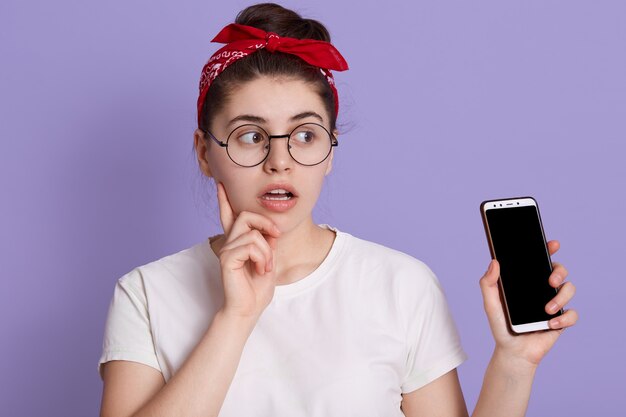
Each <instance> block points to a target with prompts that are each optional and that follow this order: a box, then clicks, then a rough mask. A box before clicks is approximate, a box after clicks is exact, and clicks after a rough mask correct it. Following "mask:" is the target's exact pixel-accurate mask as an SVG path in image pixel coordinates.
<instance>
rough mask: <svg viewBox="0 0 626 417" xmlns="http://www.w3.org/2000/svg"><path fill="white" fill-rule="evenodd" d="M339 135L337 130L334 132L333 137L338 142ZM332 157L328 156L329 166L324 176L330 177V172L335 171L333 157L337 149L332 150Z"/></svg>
mask: <svg viewBox="0 0 626 417" xmlns="http://www.w3.org/2000/svg"><path fill="white" fill-rule="evenodd" d="M338 135H339V132H338V131H337V129H335V130H333V136H334V137H335V140H337V137H338ZM330 149H331V151H330V155H329V156H328V165H326V172H324V175H328V174H330V171H332V169H333V156H334V155H335V147H332V148H330Z"/></svg>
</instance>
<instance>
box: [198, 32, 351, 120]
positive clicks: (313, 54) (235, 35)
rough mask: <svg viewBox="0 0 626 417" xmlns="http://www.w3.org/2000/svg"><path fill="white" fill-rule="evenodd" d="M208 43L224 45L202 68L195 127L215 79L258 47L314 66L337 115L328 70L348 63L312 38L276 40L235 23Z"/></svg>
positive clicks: (343, 68)
mask: <svg viewBox="0 0 626 417" xmlns="http://www.w3.org/2000/svg"><path fill="white" fill-rule="evenodd" d="M211 42H218V43H225V44H226V45H225V46H223V47H222V48H221V49H220V50H218V51H217V52H215V53H214V54H213V56H212V57H211V58H210V59H209V61H208V62H207V63H206V65H205V66H204V68H202V75H201V76H200V96H199V97H198V126H199V125H200V116H201V114H202V106H203V105H204V99H205V97H206V94H207V92H208V91H209V87H210V86H211V83H212V82H213V81H214V80H215V78H216V77H217V76H218V75H220V74H221V73H222V71H224V70H225V69H226V68H227V67H228V66H229V65H230V64H232V63H233V62H235V61H237V60H239V59H241V58H243V57H244V56H247V55H249V54H251V53H253V52H256V51H258V50H259V49H262V48H266V49H267V50H268V51H269V52H274V51H279V52H284V53H287V54H291V55H295V56H297V57H299V58H301V59H303V60H304V61H305V62H307V63H309V64H311V65H313V66H316V67H318V68H319V69H320V71H321V72H322V74H324V76H325V77H326V80H327V81H328V84H329V85H330V88H331V90H332V91H333V95H334V97H335V114H337V113H338V112H339V98H338V96H337V88H336V87H335V80H334V78H333V75H332V74H331V72H330V70H331V69H332V70H336V71H345V70H347V69H348V63H347V62H346V60H345V59H344V58H343V57H342V56H341V54H340V53H339V51H338V50H337V49H336V48H335V47H334V46H333V45H331V44H330V43H328V42H324V41H317V40H313V39H295V38H285V37H280V36H278V35H277V34H276V33H273V32H265V31H264V30H261V29H258V28H255V27H252V26H245V25H239V24H236V23H232V24H230V25H228V26H226V27H225V28H224V29H222V30H221V31H220V33H218V34H217V36H216V37H215V38H213V40H212V41H211Z"/></svg>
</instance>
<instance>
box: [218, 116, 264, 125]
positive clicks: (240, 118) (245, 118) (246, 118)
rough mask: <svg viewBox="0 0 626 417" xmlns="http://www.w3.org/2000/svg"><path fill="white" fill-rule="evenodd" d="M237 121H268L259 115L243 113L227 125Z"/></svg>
mask: <svg viewBox="0 0 626 417" xmlns="http://www.w3.org/2000/svg"><path fill="white" fill-rule="evenodd" d="M237 122H251V123H259V124H262V123H267V120H265V119H264V118H262V117H259V116H253V115H251V114H242V115H239V116H237V117H235V118H234V119H232V120H231V121H230V122H228V124H227V125H226V126H231V125H233V124H235V123H237Z"/></svg>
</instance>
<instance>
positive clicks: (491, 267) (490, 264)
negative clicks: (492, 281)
mask: <svg viewBox="0 0 626 417" xmlns="http://www.w3.org/2000/svg"><path fill="white" fill-rule="evenodd" d="M492 270H493V259H492V260H491V262H489V267H488V268H487V273H488V274H489V273H490V272H491V271H492Z"/></svg>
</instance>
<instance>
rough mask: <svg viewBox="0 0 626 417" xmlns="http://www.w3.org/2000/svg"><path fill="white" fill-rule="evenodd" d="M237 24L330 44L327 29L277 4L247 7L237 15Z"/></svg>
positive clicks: (315, 21)
mask: <svg viewBox="0 0 626 417" xmlns="http://www.w3.org/2000/svg"><path fill="white" fill-rule="evenodd" d="M235 23H238V24H240V25H247V26H254V27H256V28H258V29H262V30H264V31H266V32H274V33H277V34H278V35H279V36H285V37H289V38H297V39H315V40H318V41H326V42H330V34H329V33H328V30H327V29H326V27H325V26H324V25H323V24H321V23H320V22H318V21H317V20H313V19H304V18H302V16H300V15H299V14H298V13H296V12H294V11H293V10H290V9H286V8H284V7H283V6H280V5H278V4H275V3H260V4H255V5H253V6H249V7H246V8H245V9H243V10H242V11H241V12H239V14H238V15H237V18H236V19H235Z"/></svg>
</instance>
